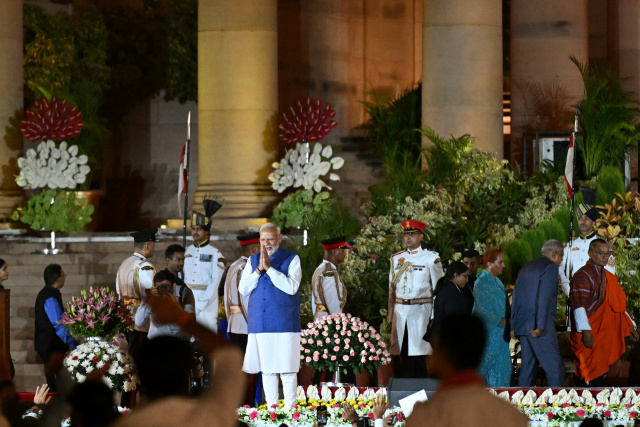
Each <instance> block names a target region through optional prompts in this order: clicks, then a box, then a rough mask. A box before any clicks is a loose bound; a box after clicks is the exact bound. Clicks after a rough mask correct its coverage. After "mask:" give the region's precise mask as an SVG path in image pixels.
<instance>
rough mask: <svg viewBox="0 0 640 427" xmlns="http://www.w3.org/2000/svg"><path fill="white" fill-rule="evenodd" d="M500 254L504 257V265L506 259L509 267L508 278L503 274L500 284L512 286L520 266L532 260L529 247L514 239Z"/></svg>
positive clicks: (520, 240) (523, 242) (525, 243)
mask: <svg viewBox="0 0 640 427" xmlns="http://www.w3.org/2000/svg"><path fill="white" fill-rule="evenodd" d="M502 252H503V253H504V255H505V263H506V259H507V258H508V259H509V266H510V268H509V277H507V276H506V275H505V274H504V273H503V278H502V282H503V283H505V284H507V283H509V284H513V283H515V280H516V277H518V273H519V272H520V269H521V268H522V266H523V265H525V264H526V263H527V262H529V261H531V259H532V258H533V255H532V253H531V247H530V246H529V244H528V243H527V242H526V241H524V240H523V239H515V240H512V241H510V242H509V243H507V244H506V245H505V247H504V249H503V250H502Z"/></svg>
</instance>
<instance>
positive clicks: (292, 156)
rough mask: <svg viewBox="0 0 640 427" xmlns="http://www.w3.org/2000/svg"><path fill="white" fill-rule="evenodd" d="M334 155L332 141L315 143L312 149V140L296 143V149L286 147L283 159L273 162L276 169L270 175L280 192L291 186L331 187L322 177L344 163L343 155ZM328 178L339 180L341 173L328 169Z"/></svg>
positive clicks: (274, 187) (317, 190)
mask: <svg viewBox="0 0 640 427" xmlns="http://www.w3.org/2000/svg"><path fill="white" fill-rule="evenodd" d="M332 156H333V149H332V148H331V146H330V145H327V146H326V147H323V146H322V144H320V143H316V144H314V146H313V151H312V152H311V150H310V144H308V143H297V144H296V148H295V149H293V148H292V149H289V150H287V152H286V154H285V156H284V158H283V159H282V160H281V161H280V162H276V163H273V165H272V166H273V167H274V168H275V171H273V172H272V173H271V174H270V175H269V181H271V182H272V183H273V184H272V187H273V189H274V190H277V191H278V193H282V192H283V191H284V190H286V189H287V188H289V187H294V188H300V187H303V188H305V189H307V190H311V189H313V190H314V191H315V192H317V193H319V192H321V191H322V189H323V188H324V187H326V188H327V189H329V190H331V187H329V186H328V185H327V184H326V183H325V182H324V181H323V180H322V179H321V178H322V177H324V176H325V175H327V174H328V173H329V172H330V171H331V170H337V169H340V168H341V167H342V166H343V165H344V159H343V158H342V157H337V156H336V157H332ZM329 180H331V181H340V176H338V174H336V173H329Z"/></svg>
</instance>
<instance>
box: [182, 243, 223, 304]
mask: <svg viewBox="0 0 640 427" xmlns="http://www.w3.org/2000/svg"><path fill="white" fill-rule="evenodd" d="M220 259H224V257H223V256H222V253H220V251H219V250H218V249H216V248H215V247H214V246H212V245H211V243H209V244H207V245H202V246H199V247H198V246H196V245H190V246H189V247H188V248H187V250H186V251H185V254H184V268H183V271H184V283H186V284H187V286H189V285H206V286H207V290H206V291H205V292H204V293H202V294H201V295H200V296H197V295H196V299H197V300H199V301H208V302H213V300H214V299H215V300H216V301H217V300H218V285H219V284H220V279H221V278H222V272H223V271H224V263H223V262H221V261H220ZM215 305H216V307H217V304H215Z"/></svg>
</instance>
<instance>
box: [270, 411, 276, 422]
mask: <svg viewBox="0 0 640 427" xmlns="http://www.w3.org/2000/svg"><path fill="white" fill-rule="evenodd" d="M269 418H271V419H272V420H273V421H275V420H276V419H277V418H278V416H277V415H276V413H275V412H272V413H270V414H269Z"/></svg>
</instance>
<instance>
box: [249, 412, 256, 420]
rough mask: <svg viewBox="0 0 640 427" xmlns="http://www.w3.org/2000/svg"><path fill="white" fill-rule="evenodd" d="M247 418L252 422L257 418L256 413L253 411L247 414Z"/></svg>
mask: <svg viewBox="0 0 640 427" xmlns="http://www.w3.org/2000/svg"><path fill="white" fill-rule="evenodd" d="M249 418H250V419H252V420H255V419H256V418H258V411H253V412H251V413H250V414H249Z"/></svg>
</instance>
